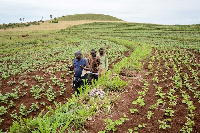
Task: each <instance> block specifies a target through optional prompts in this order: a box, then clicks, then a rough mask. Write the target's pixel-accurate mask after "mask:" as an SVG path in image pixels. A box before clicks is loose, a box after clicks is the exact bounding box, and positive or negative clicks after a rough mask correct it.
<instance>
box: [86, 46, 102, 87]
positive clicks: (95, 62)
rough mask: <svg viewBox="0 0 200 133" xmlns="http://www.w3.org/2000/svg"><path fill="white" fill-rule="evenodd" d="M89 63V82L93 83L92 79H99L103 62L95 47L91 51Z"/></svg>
mask: <svg viewBox="0 0 200 133" xmlns="http://www.w3.org/2000/svg"><path fill="white" fill-rule="evenodd" d="M88 63H89V65H90V72H88V84H89V85H91V84H92V81H93V83H95V80H98V75H99V66H100V63H101V62H100V58H99V56H97V55H96V51H95V50H94V49H92V50H91V51H90V56H89V59H88Z"/></svg>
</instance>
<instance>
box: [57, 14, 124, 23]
mask: <svg viewBox="0 0 200 133" xmlns="http://www.w3.org/2000/svg"><path fill="white" fill-rule="evenodd" d="M57 20H58V21H80V20H97V21H123V20H122V19H118V18H116V17H113V16H110V15H104V14H76V15H67V16H63V17H59V18H57Z"/></svg>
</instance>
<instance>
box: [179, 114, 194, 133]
mask: <svg viewBox="0 0 200 133" xmlns="http://www.w3.org/2000/svg"><path fill="white" fill-rule="evenodd" d="M186 118H187V122H186V123H185V125H184V126H183V127H182V128H181V129H180V131H181V132H183V133H190V132H192V127H193V126H194V124H195V123H194V121H192V120H191V118H189V117H186Z"/></svg>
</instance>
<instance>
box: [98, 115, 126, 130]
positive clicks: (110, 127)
mask: <svg viewBox="0 0 200 133" xmlns="http://www.w3.org/2000/svg"><path fill="white" fill-rule="evenodd" d="M125 120H129V119H128V118H127V117H126V115H124V117H122V118H119V120H115V121H112V120H111V119H104V122H105V123H106V124H107V125H106V127H105V129H106V130H105V131H112V132H113V133H114V132H115V131H116V130H117V128H116V127H115V126H116V125H122V124H123V123H124V122H125ZM105 131H99V132H98V133H103V132H105Z"/></svg>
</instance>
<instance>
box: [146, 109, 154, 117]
mask: <svg viewBox="0 0 200 133" xmlns="http://www.w3.org/2000/svg"><path fill="white" fill-rule="evenodd" d="M153 114H154V113H152V112H151V111H148V114H147V119H151V116H152V115H153Z"/></svg>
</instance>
